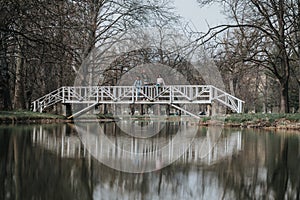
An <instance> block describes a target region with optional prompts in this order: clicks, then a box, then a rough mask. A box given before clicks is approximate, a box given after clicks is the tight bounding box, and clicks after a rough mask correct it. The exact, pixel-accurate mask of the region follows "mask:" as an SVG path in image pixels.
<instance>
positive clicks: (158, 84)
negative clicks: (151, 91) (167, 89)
mask: <svg viewBox="0 0 300 200" xmlns="http://www.w3.org/2000/svg"><path fill="white" fill-rule="evenodd" d="M164 85H165V81H164V79H163V78H162V77H161V75H160V74H159V75H158V76H157V79H156V95H158V93H159V90H160V89H161V88H162V87H163V86H164Z"/></svg>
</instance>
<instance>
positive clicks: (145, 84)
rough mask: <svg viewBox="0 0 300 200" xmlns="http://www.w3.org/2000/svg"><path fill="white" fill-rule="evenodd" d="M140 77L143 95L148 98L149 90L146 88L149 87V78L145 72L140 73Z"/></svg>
mask: <svg viewBox="0 0 300 200" xmlns="http://www.w3.org/2000/svg"><path fill="white" fill-rule="evenodd" d="M141 76H142V79H143V82H144V88H143V89H144V94H145V95H146V96H148V95H149V91H148V90H149V88H148V86H149V85H150V78H149V76H148V74H147V73H146V71H145V70H143V71H142V74H141ZM146 98H147V97H146ZM146 98H145V99H146Z"/></svg>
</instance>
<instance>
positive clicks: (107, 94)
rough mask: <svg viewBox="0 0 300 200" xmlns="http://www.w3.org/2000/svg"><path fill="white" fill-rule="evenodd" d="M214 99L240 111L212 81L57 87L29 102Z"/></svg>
mask: <svg viewBox="0 0 300 200" xmlns="http://www.w3.org/2000/svg"><path fill="white" fill-rule="evenodd" d="M214 100H216V101H219V102H221V103H222V104H224V105H225V106H227V107H229V108H231V109H232V110H234V111H236V112H238V113H240V112H242V103H243V101H242V100H240V99H238V98H236V97H234V96H232V95H230V94H228V93H226V92H224V91H222V90H220V89H218V88H216V87H214V86H212V85H166V86H164V87H156V86H154V85H151V86H142V87H135V86H70V87H61V88H59V89H57V90H54V91H52V92H50V93H49V94H47V95H45V96H43V97H41V98H39V99H37V100H35V101H34V102H32V110H33V111H35V112H42V111H43V110H44V109H45V108H47V107H49V106H51V105H53V104H56V103H59V102H61V103H71V104H81V103H85V104H94V103H99V104H101V103H103V104H131V103H137V104H162V103H163V104H210V103H212V101H214Z"/></svg>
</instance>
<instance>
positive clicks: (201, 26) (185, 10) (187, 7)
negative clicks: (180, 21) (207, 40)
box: [174, 0, 226, 32]
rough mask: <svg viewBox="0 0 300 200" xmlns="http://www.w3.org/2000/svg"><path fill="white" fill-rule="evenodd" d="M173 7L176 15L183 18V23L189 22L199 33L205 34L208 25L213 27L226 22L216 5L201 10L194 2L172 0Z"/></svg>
mask: <svg viewBox="0 0 300 200" xmlns="http://www.w3.org/2000/svg"><path fill="white" fill-rule="evenodd" d="M174 3H175V4H174V5H175V8H176V10H177V11H178V14H179V15H181V16H182V17H184V19H185V21H187V22H191V24H192V25H191V26H194V27H195V28H196V29H197V31H199V32H206V31H207V30H208V25H207V24H209V26H210V27H213V26H215V25H218V24H222V23H224V22H226V20H225V17H224V15H222V13H221V10H222V7H221V6H220V5H218V4H213V5H210V6H206V7H204V8H201V7H200V6H199V4H198V3H197V1H196V0H174Z"/></svg>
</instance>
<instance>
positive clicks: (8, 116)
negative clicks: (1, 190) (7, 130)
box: [0, 111, 300, 131]
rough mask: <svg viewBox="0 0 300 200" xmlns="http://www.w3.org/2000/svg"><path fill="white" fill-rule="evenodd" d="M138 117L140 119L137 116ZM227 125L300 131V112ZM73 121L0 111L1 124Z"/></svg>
mask: <svg viewBox="0 0 300 200" xmlns="http://www.w3.org/2000/svg"><path fill="white" fill-rule="evenodd" d="M97 119H99V120H103V121H107V120H112V119H113V116H112V115H97ZM137 119H139V118H138V117H137ZM222 121H223V122H224V125H225V126H226V127H241V128H262V129H285V130H299V131H300V113H295V114H246V113H243V114H231V115H227V116H226V117H225V118H224V120H222ZM63 122H72V120H69V119H67V118H66V117H65V116H62V115H55V114H48V113H36V112H30V111H0V124H22V123H63ZM214 123H215V120H214V119H213V118H211V117H202V118H201V120H200V123H199V124H200V125H202V126H208V125H212V124H214Z"/></svg>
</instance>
